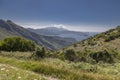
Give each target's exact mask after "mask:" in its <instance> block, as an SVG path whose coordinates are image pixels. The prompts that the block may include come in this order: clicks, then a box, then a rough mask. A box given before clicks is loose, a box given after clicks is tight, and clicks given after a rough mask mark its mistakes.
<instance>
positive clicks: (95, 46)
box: [60, 26, 120, 63]
mask: <svg viewBox="0 0 120 80" xmlns="http://www.w3.org/2000/svg"><path fill="white" fill-rule="evenodd" d="M71 49H72V50H73V52H75V53H76V59H78V60H79V61H88V62H89V61H90V60H91V58H92V60H95V61H96V62H99V61H103V62H110V63H111V62H114V61H116V60H120V26H118V27H117V28H115V29H111V30H109V31H106V32H103V33H101V34H97V35H95V36H93V37H90V38H88V39H86V40H83V41H81V42H78V43H76V44H74V45H72V46H69V47H67V48H64V49H63V51H62V50H60V52H61V53H65V52H66V51H68V50H71ZM76 59H75V60H76Z"/></svg>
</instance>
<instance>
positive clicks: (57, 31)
mask: <svg viewBox="0 0 120 80" xmlns="http://www.w3.org/2000/svg"><path fill="white" fill-rule="evenodd" d="M28 30H30V31H32V32H35V33H37V34H42V35H46V36H59V37H63V38H74V39H76V40H77V41H81V40H83V39H87V38H88V37H90V36H93V35H95V34H97V33H94V32H78V31H70V30H67V29H65V28H57V27H47V28H42V29H32V28H28Z"/></svg>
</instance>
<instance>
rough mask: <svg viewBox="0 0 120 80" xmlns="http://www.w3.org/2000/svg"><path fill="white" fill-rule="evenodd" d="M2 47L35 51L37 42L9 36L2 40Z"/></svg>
mask: <svg viewBox="0 0 120 80" xmlns="http://www.w3.org/2000/svg"><path fill="white" fill-rule="evenodd" d="M0 49H1V50H3V51H34V50H35V43H34V42H32V41H30V40H26V39H24V38H21V37H9V38H5V39H4V40H3V41H1V44H0Z"/></svg>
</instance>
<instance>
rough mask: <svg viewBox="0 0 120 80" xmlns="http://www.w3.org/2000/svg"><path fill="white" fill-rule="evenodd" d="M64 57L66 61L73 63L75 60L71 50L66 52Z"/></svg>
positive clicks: (73, 52)
mask: <svg viewBox="0 0 120 80" xmlns="http://www.w3.org/2000/svg"><path fill="white" fill-rule="evenodd" d="M64 57H65V59H67V60H70V61H74V60H75V59H76V54H75V51H74V50H73V49H69V50H66V52H65V53H64Z"/></svg>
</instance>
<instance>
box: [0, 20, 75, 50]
mask: <svg viewBox="0 0 120 80" xmlns="http://www.w3.org/2000/svg"><path fill="white" fill-rule="evenodd" d="M46 32H47V31H46ZM10 36H21V37H24V38H26V39H29V40H32V41H34V42H35V43H36V44H38V45H40V46H44V47H46V48H48V49H50V50H56V49H60V48H63V47H66V46H68V45H71V44H73V43H75V42H76V40H75V39H73V38H61V37H58V36H46V35H43V34H36V33H35V32H32V31H30V30H28V29H25V28H23V27H22V26H19V25H17V24H15V23H14V22H12V21H11V20H7V21H5V20H2V19H0V40H1V39H4V38H5V37H10Z"/></svg>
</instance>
